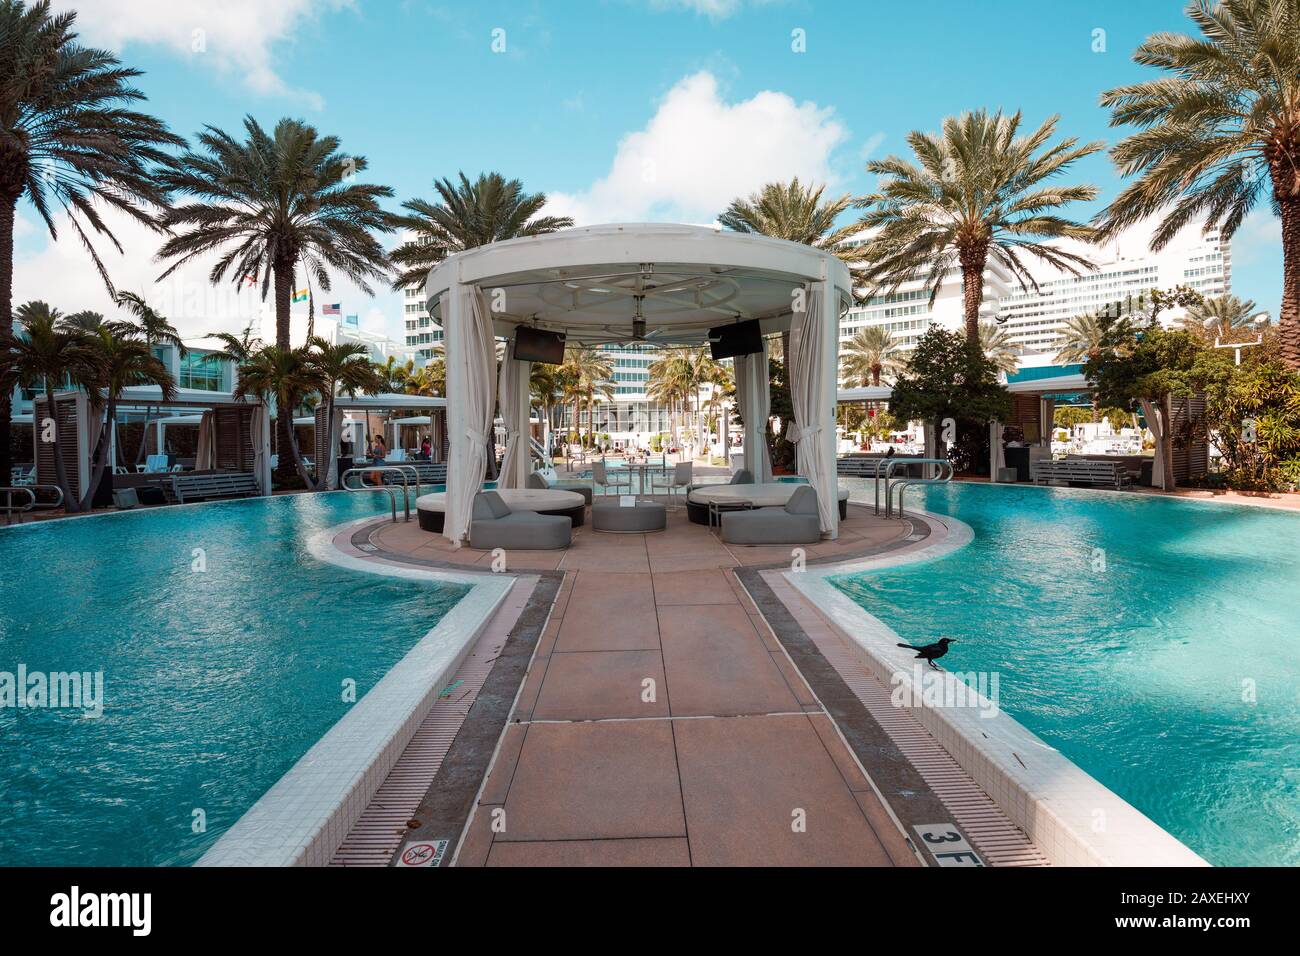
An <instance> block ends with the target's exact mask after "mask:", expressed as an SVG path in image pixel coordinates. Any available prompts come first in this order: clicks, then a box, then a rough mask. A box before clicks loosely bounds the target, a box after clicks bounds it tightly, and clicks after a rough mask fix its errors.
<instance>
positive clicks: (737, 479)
mask: <svg viewBox="0 0 1300 956" xmlns="http://www.w3.org/2000/svg"><path fill="white" fill-rule="evenodd" d="M753 483H754V473H753V472H752V471H750V470H749V469H748V468H739V469H737V470H736V473H735V474H734V475H732V476H731V480H730V481H729V482H727V484H729V485H752V484H753Z"/></svg>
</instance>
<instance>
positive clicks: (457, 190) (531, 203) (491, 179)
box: [392, 173, 573, 289]
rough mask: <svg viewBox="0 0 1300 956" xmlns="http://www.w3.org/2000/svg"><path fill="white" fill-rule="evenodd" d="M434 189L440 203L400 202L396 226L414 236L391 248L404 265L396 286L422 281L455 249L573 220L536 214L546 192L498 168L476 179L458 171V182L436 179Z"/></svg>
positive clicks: (532, 232)
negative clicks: (534, 190)
mask: <svg viewBox="0 0 1300 956" xmlns="http://www.w3.org/2000/svg"><path fill="white" fill-rule="evenodd" d="M433 188H434V191H435V192H437V194H438V199H439V201H438V202H429V201H428V200H426V199H410V200H407V201H406V202H404V203H402V208H403V209H405V210H406V211H407V212H408V213H410V215H408V216H403V217H402V218H401V219H400V220H399V221H398V225H399V226H401V227H402V228H403V229H408V230H410V231H411V232H413V233H414V234H415V235H414V237H413V238H412V239H410V240H408V241H407V242H404V243H402V244H401V245H400V246H398V247H397V248H396V249H394V250H393V253H392V260H393V263H394V265H396V266H397V267H398V268H399V269H401V270H402V272H401V274H400V275H399V276H398V278H397V279H396V280H395V281H394V282H393V288H395V289H400V288H403V287H405V286H408V285H411V284H412V283H415V282H424V280H425V278H426V277H427V276H428V274H429V270H430V269H432V268H433V267H434V266H436V265H437V264H438V263H439V262H441V261H442V260H443V259H445V258H447V256H449V255H452V254H453V253H457V252H462V251H464V250H466V249H473V248H475V247H477V246H485V245H487V244H488V243H489V242H498V241H500V240H502V239H515V238H518V237H520V236H540V235H544V234H545V233H548V232H555V231H557V230H559V229H568V228H569V227H570V226H572V225H573V220H572V219H570V218H569V217H568V216H539V215H538V213H540V212H541V210H542V207H543V206H545V205H546V194H545V193H525V192H524V184H523V183H522V182H520V181H519V180H518V179H510V180H507V179H506V178H505V177H504V176H502V175H501V174H500V173H481V174H480V175H479V177H478V179H476V180H475V181H474V182H470V181H469V179H468V178H467V177H466V176H465V174H464V173H461V174H460V182H459V183H454V182H452V181H451V179H439V180H437V181H435V182H434V184H433Z"/></svg>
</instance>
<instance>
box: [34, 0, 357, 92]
mask: <svg viewBox="0 0 1300 956" xmlns="http://www.w3.org/2000/svg"><path fill="white" fill-rule="evenodd" d="M352 3H353V0H94V2H93V3H86V2H84V0H55V2H54V7H55V8H59V9H64V10H75V11H76V12H77V24H76V29H77V31H78V33H80V35H81V38H82V41H83V42H85V43H89V44H96V45H102V46H106V47H109V48H111V49H113V50H118V51H120V50H121V49H122V48H123V47H125V46H127V45H129V44H132V43H144V44H150V45H154V46H162V47H166V48H168V49H170V50H171V51H172V52H174V53H176V54H178V55H180V56H184V57H189V58H194V59H197V60H201V61H203V62H206V63H208V64H210V65H211V66H213V67H214V68H215V69H217V70H218V71H220V72H221V73H223V74H227V75H230V76H234V77H237V78H239V79H240V80H241V81H242V82H243V83H244V84H246V85H247V86H248V87H249V88H250V89H251V90H253V91H254V92H256V93H261V94H279V95H294V96H299V97H302V98H303V99H305V100H306V101H307V102H308V103H309V104H310V105H311V106H313V107H314V108H316V109H320V108H321V107H322V106H323V102H322V100H321V98H320V96H319V94H316V93H313V92H311V91H308V90H295V89H291V88H290V87H289V86H287V85H286V84H285V82H284V80H283V79H282V78H281V77H280V75H279V74H278V73H277V72H276V70H275V52H274V47H276V46H277V45H278V44H283V43H285V42H288V41H292V40H293V38H294V34H295V32H296V31H297V28H298V27H300V26H301V24H302V23H303V21H305V20H307V19H309V18H311V17H315V16H318V15H319V14H321V13H322V12H329V11H334V10H339V9H341V8H343V7H349V6H352Z"/></svg>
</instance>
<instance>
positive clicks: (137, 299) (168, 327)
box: [78, 292, 189, 463]
mask: <svg viewBox="0 0 1300 956" xmlns="http://www.w3.org/2000/svg"><path fill="white" fill-rule="evenodd" d="M116 301H117V304H118V306H119V307H120V308H123V309H125V310H126V311H127V312H129V313H130V314H131V315H132V316H133V317H134V318H135V320H136V322H138V323H139V326H138V327H137V326H127V327H128V328H130V329H132V330H133V331H136V332H138V333H139V334H140V335H141V336H142V337H143V338H144V342H145V345H147V346H149V348H150V351H152V349H153V346H155V345H158V344H160V343H167V344H169V345H174V346H175V347H176V351H177V353H178V354H179V355H180V356H181V358H184V357H185V356H186V355H188V354H189V349H187V348H186V347H185V343H184V342H182V341H181V336H180V333H179V332H177V331H176V328H175V327H174V326H173V325H172V324H171V322H169V321H168V320H167V317H166V316H164V315H163V314H162V313H160V312H158V311H157V310H156V309H154V308H153V307H152V306H150V305H149V303H147V302H146V301H145V300H144V296H142V295H137V294H136V293H134V292H119V293H118V294H117V296H116ZM82 314H84V313H78V315H82ZM118 324H119V325H122V324H123V323H118ZM151 421H152V418H151V417H150V415H149V413H148V412H147V411H146V412H145V417H144V427H143V428H142V429H141V431H140V447H139V448H137V449H136V453H135V460H136V462H137V463H138V462H141V461H144V456H145V451H146V450H147V449H148V443H149V423H150V422H151ZM158 450H159V451H162V449H161V448H160V449H158Z"/></svg>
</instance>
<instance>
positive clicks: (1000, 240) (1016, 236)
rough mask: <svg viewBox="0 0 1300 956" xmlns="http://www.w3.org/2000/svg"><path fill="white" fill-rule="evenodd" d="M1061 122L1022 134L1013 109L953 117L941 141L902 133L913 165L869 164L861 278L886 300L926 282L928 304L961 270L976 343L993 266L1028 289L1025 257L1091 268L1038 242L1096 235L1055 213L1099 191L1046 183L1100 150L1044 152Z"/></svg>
mask: <svg viewBox="0 0 1300 956" xmlns="http://www.w3.org/2000/svg"><path fill="white" fill-rule="evenodd" d="M1057 119H1058V117H1055V116H1053V117H1052V118H1051V119H1049V120H1047V122H1045V123H1043V124H1042V125H1041V126H1039V127H1038V128H1037V129H1036V130H1034V131H1033V132H1031V133H1027V134H1023V135H1022V134H1021V133H1020V113H1019V112H1017V113H1014V114H1012V115H1011V116H1004V115H1003V114H1002V111H1001V110H999V111H998V112H996V113H992V114H990V113H989V112H987V111H986V110H975V111H972V112H968V113H963V114H962V115H961V116H949V117H947V118H945V119H944V121H943V131H942V133H941V134H939V135H934V134H930V133H921V132H912V133H909V134H908V136H907V142H908V144H909V145H910V146H911V147H912V151H913V153H915V156H916V160H917V162H916V163H912V162H909V161H908V160H905V159H902V158H900V157H897V156H890V157H888V158H886V159H882V160H872V161H870V162H869V163H867V172H869V173H874V174H876V175H877V176H880V177H881V182H880V185H879V187H878V191H877V192H876V193H873V194H872V195H870V196H865V197H863V199H862V201H861V204H862V205H863V206H864V207H866V208H867V212H866V213H865V214H864V215H863V217H862V219H861V220H860V223H859V227H860V228H862V229H865V230H869V231H871V232H872V237H871V239H870V240H868V241H867V242H866V244H865V245H864V247H863V249H862V254H863V256H864V257H865V258H866V261H867V263H868V265H867V268H866V269H865V270H864V272H863V278H864V280H865V281H866V282H867V283H868V284H870V285H872V286H874V287H877V288H879V289H880V290H881V291H883V292H884V293H886V294H888V293H891V292H893V291H895V290H896V289H897V288H898V287H899V286H900V285H902V284H903V283H904V282H906V281H908V280H909V279H917V278H922V279H924V282H925V288H927V289H929V291H930V301H931V303H933V301H934V298H935V296H936V295H938V292H939V287H940V286H941V285H942V283H943V280H944V275H945V274H946V273H948V272H949V271H950V270H952V269H954V268H956V269H960V271H961V277H962V296H963V314H964V317H965V320H966V336H967V338H969V339H970V340H971V341H972V342H976V341H978V340H979V320H980V314H979V312H980V304H981V303H982V302H983V299H984V268H985V266H986V265H987V264H988V261H989V260H990V259H992V260H993V261H994V262H997V263H999V264H1001V265H1002V266H1003V267H1005V268H1006V269H1007V270H1008V271H1009V272H1011V274H1012V275H1014V276H1015V277H1016V278H1017V279H1019V280H1020V281H1021V283H1023V284H1024V285H1025V286H1026V287H1027V288H1029V287H1032V288H1033V289H1034V290H1037V289H1038V283H1037V282H1036V281H1035V280H1034V277H1033V276H1032V275H1030V274H1029V272H1028V270H1027V268H1026V265H1025V256H1032V257H1034V258H1035V259H1040V260H1042V261H1043V262H1046V263H1047V264H1049V265H1051V266H1054V267H1056V268H1058V269H1063V270H1065V271H1067V272H1070V273H1072V274H1074V275H1079V274H1080V272H1081V270H1083V269H1092V268H1094V266H1093V264H1092V263H1091V262H1090V261H1089V260H1088V259H1086V258H1084V257H1083V256H1081V255H1077V254H1076V253H1073V252H1069V251H1067V250H1065V249H1061V248H1059V247H1057V246H1052V245H1047V244H1045V243H1044V242H1043V241H1042V240H1046V239H1059V238H1064V237H1068V238H1073V239H1090V238H1092V236H1093V230H1092V228H1091V227H1089V226H1086V225H1082V224H1080V223H1077V222H1073V221H1071V220H1069V219H1066V218H1064V217H1063V216H1062V215H1060V214H1059V212H1058V211H1059V210H1061V209H1062V207H1064V206H1068V205H1069V204H1070V203H1072V202H1079V201H1087V200H1091V199H1093V198H1094V197H1095V196H1096V195H1097V187H1096V186H1089V185H1076V186H1061V185H1056V184H1051V183H1048V182H1047V181H1048V180H1050V179H1052V178H1054V177H1056V176H1058V175H1059V174H1061V173H1063V172H1065V171H1066V170H1067V169H1069V167H1070V166H1071V165H1072V164H1073V163H1074V162H1075V161H1076V160H1079V159H1082V158H1083V157H1085V156H1089V155H1091V154H1092V153H1095V152H1097V151H1098V150H1100V149H1101V148H1102V145H1103V144H1101V143H1085V144H1083V145H1082V146H1080V145H1077V143H1078V140H1076V139H1074V138H1068V139H1064V140H1062V141H1061V142H1059V143H1056V144H1055V145H1048V143H1049V140H1051V138H1052V135H1053V133H1054V132H1055V130H1056V121H1057Z"/></svg>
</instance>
